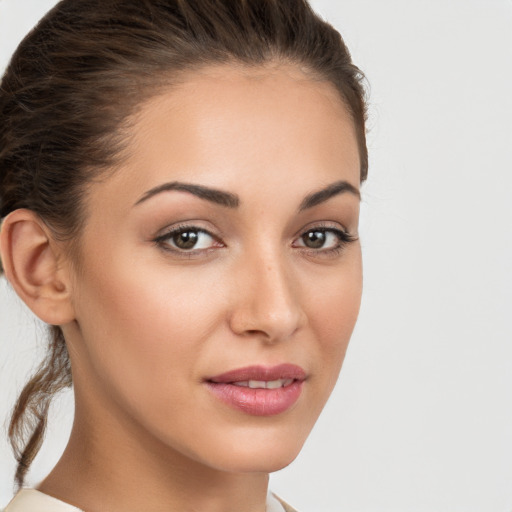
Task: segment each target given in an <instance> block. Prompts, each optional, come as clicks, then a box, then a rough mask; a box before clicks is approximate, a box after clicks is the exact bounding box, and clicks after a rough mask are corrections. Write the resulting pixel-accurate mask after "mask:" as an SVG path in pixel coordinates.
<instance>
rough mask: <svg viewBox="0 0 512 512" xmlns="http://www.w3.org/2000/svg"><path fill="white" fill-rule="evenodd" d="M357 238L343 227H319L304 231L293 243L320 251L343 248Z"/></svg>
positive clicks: (296, 245) (295, 245)
mask: <svg viewBox="0 0 512 512" xmlns="http://www.w3.org/2000/svg"><path fill="white" fill-rule="evenodd" d="M355 240H357V237H355V236H353V235H350V234H349V233H347V232H346V231H342V230H341V229H335V228H324V227H317V228H313V229H309V230H308V231H306V232H305V233H303V234H302V235H301V236H300V237H299V238H298V239H297V240H296V241H295V242H294V244H293V245H294V247H304V248H307V249H311V250H314V251H319V252H330V251H338V250H341V249H342V248H343V247H344V246H345V245H346V244H348V243H350V242H353V241H355Z"/></svg>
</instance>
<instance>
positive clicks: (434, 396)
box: [0, 0, 512, 512]
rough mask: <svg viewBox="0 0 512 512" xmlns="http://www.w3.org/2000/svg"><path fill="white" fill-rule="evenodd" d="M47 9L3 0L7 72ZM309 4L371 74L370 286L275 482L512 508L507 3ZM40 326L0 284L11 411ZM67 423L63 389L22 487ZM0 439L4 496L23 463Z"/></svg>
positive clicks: (415, 504)
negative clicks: (333, 382) (315, 414)
mask: <svg viewBox="0 0 512 512" xmlns="http://www.w3.org/2000/svg"><path fill="white" fill-rule="evenodd" d="M54 3H55V1H54V0H0V68H1V69H3V68H4V67H5V65H6V63H7V60H8V58H9V55H10V54H11V53H12V51H13V50H14V48H15V47H16V45H17V43H18V42H19V40H20V39H21V37H22V36H23V35H24V33H25V32H26V31H27V30H28V29H30V27H31V26H32V25H33V24H34V23H35V22H36V21H37V19H38V18H39V17H40V16H41V15H42V14H43V13H44V12H45V11H46V10H47V9H48V8H49V7H51V6H52V5H53V4H54ZM312 4H313V6H314V7H315V8H316V9H317V10H318V11H319V12H320V13H321V14H322V15H324V16H325V17H326V18H327V19H328V20H329V21H331V22H332V23H333V24H334V25H335V26H336V27H337V28H338V29H339V30H340V31H341V33H342V34H343V36H344V38H345V40H346V42H347V44H348V46H349V48H350V49H351V50H352V54H353V57H354V60H355V62H356V63H357V64H358V65H359V66H360V67H361V68H362V69H363V70H364V71H365V72H366V75H367V77H368V80H369V83H370V86H371V110H370V122H369V128H370V133H369V149H370V175H369V176H370V177H369V181H368V183H367V184H366V185H364V187H363V205H362V210H363V215H362V229H361V233H362V241H363V250H364V264H365V284H364V296H363V306H362V310H361V315H360V319H359V324H358V326H357V327H356V331H355V333H354V336H353V339H352V342H351V345H350V347H349V350H348V353H347V357H346V360H345V364H344V368H343V370H342V373H341V378H340V382H339V383H338V387H337V389H336V391H335V392H334V394H333V396H332V398H331V400H330V402H329V404H328V406H327V408H326V410H325V411H324V413H323V415H322V417H321V419H320V421H319V422H318V424H317V426H316V428H315V430H314V431H313V433H312V435H311V437H310V439H309V441H308V442H307V444H306V446H305V448H304V450H303V452H302V454H301V455H300V456H299V458H298V459H297V460H296V462H294V463H293V464H292V465H291V466H290V467H289V468H287V469H285V470H283V471H281V472H279V473H277V474H275V475H273V477H272V487H273V489H274V490H275V491H277V492H278V493H280V494H281V495H282V496H284V497H285V498H287V499H288V500H289V501H290V502H291V503H292V504H294V505H295V506H296V507H297V508H298V509H299V510H301V511H302V512H340V511H341V512H343V511H347V512H348V511H350V512H387V511H389V512H424V511H425V512H427V511H428V512H458V511H461V512H462V511H464V512H510V511H511V510H512V325H511V317H512V205H511V201H512V177H511V174H512V164H511V151H512V2H511V1H510V0H428V1H427V0H423V1H422V0H314V1H313V2H312ZM42 332H43V331H42V329H41V327H40V326H39V324H38V323H37V322H36V321H35V320H34V319H33V318H32V316H31V315H30V314H29V313H27V312H26V310H25V309H24V308H23V307H22V306H21V305H20V304H19V303H18V302H17V300H16V299H15V297H14V295H13V293H12V292H10V291H9V290H8V289H7V286H6V284H5V282H4V281H3V280H1V282H0V423H1V422H3V421H4V418H6V417H7V414H8V410H9V408H10V406H11V405H12V402H13V401H14V398H15V395H16V393H17V392H18V391H19V390H20V387H21V385H22V384H23V382H24V380H25V379H26V376H27V374H28V372H29V371H30V369H31V368H32V367H33V366H34V364H35V363H36V361H37V358H38V356H40V354H41V347H40V344H41V339H42ZM38 340H39V341H38ZM71 418H72V399H71V396H70V394H69V393H68V394H67V395H64V396H63V397H62V398H61V399H60V400H59V401H57V402H56V406H55V407H54V409H53V411H52V421H51V425H50V431H49V435H48V439H47V441H46V442H45V444H44V446H43V450H42V452H41V455H40V456H39V457H38V458H37V459H36V461H35V463H34V469H33V471H32V473H31V475H30V478H29V482H28V483H29V484H30V483H31V484H36V483H37V482H38V481H39V480H41V479H42V478H43V477H44V475H45V474H46V472H48V471H49V470H50V468H51V467H52V465H53V464H54V463H55V462H56V460H57V458H58V455H59V452H60V451H61V450H62V449H63V447H64V445H65V442H66V439H67V435H68V432H69V428H70V422H71ZM4 430H5V429H4ZM2 433H3V431H2ZM1 437H2V439H1V440H0V506H1V505H4V504H5V503H6V502H7V501H8V500H9V499H10V497H11V495H12V483H11V482H12V476H13V473H14V462H13V459H12V456H11V453H10V450H9V447H8V444H7V442H6V436H5V435H2V436H1Z"/></svg>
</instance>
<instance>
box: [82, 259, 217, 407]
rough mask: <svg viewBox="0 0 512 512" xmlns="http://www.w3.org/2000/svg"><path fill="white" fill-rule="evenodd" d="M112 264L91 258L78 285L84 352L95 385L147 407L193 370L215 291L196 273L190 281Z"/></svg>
mask: <svg viewBox="0 0 512 512" xmlns="http://www.w3.org/2000/svg"><path fill="white" fill-rule="evenodd" d="M113 259H115V258H113ZM115 261H116V264H115V265H108V266H107V265H99V264H98V265H95V264H94V261H93V262H91V264H90V266H88V268H87V276H88V278H87V280H86V281H84V282H82V283H81V288H80V294H79V299H78V304H77V309H78V313H77V319H78V322H79V324H80V328H81V333H82V337H83V350H84V351H85V352H86V354H87V359H88V360H89V363H90V364H89V368H90V371H91V372H94V374H95V375H94V376H95V378H96V379H98V381H99V382H100V385H101V387H103V388H105V389H110V390H111V392H115V393H117V394H118V395H119V396H121V395H123V397H124V398H123V399H124V400H127V401H129V402H130V403H132V405H133V404H135V403H138V404H139V405H140V404H146V405H147V406H148V407H154V406H157V405H158V400H159V399H161V400H162V399H163V400H167V399H169V398H170V397H169V396H167V395H168V394H169V393H173V392H176V393H179V386H180V382H185V381H186V380H189V379H190V378H191V377H192V378H193V377H194V375H196V367H197V362H198V354H199V353H200V345H201V344H202V343H203V342H204V340H207V339H208V338H209V337H210V335H211V332H212V331H213V330H214V328H215V325H216V323H217V320H218V318H219V314H218V311H217V309H216V308H215V307H214V306H215V304H218V303H219V301H218V300H216V298H215V293H216V288H215V287H214V286H213V283H209V282H208V279H209V278H208V276H206V275H205V276H199V277H198V276H197V272H196V273H195V274H196V275H195V279H194V276H192V275H191V273H190V272H188V273H187V272H176V271H175V269H171V268H166V270H165V271H162V265H160V266H155V265H145V264H142V263H141V262H140V261H139V265H138V266H137V267H134V266H132V265H131V264H130V262H129V261H126V262H123V260H122V258H117V259H115ZM164 268H165V266H164ZM205 280H206V282H205ZM199 283H201V286H200V285H199ZM205 290H209V292H208V293H205ZM180 377H183V378H180ZM171 384H172V385H171ZM119 396H118V397H117V398H119ZM152 402H154V403H152Z"/></svg>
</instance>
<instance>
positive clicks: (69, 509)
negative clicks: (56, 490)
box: [3, 489, 82, 512]
mask: <svg viewBox="0 0 512 512" xmlns="http://www.w3.org/2000/svg"><path fill="white" fill-rule="evenodd" d="M3 512H82V511H81V510H80V509H78V508H76V507H74V506H73V505H70V504H69V503H65V502H63V501H60V500H58V499H57V498H53V497H52V496H49V495H48V494H43V493H42V492H40V491H37V490H36V489H21V491H19V492H18V493H17V494H16V496H14V498H13V499H12V500H11V501H10V503H9V504H8V505H7V507H6V508H5V509H4V510H3Z"/></svg>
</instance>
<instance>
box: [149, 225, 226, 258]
mask: <svg viewBox="0 0 512 512" xmlns="http://www.w3.org/2000/svg"><path fill="white" fill-rule="evenodd" d="M155 242H156V243H157V244H158V245H160V246H162V247H163V248H164V249H167V250H172V251H179V252H181V251H184V252H186V251H198V250H206V249H210V248H212V247H215V246H218V245H219V242H218V241H217V240H216V239H215V238H214V237H213V235H211V234H210V233H208V231H205V230H204V229H200V228H197V227H188V226H181V227H178V228H175V229H172V230H170V231H168V232H167V233H165V234H163V235H161V236H159V237H157V238H156V239H155Z"/></svg>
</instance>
